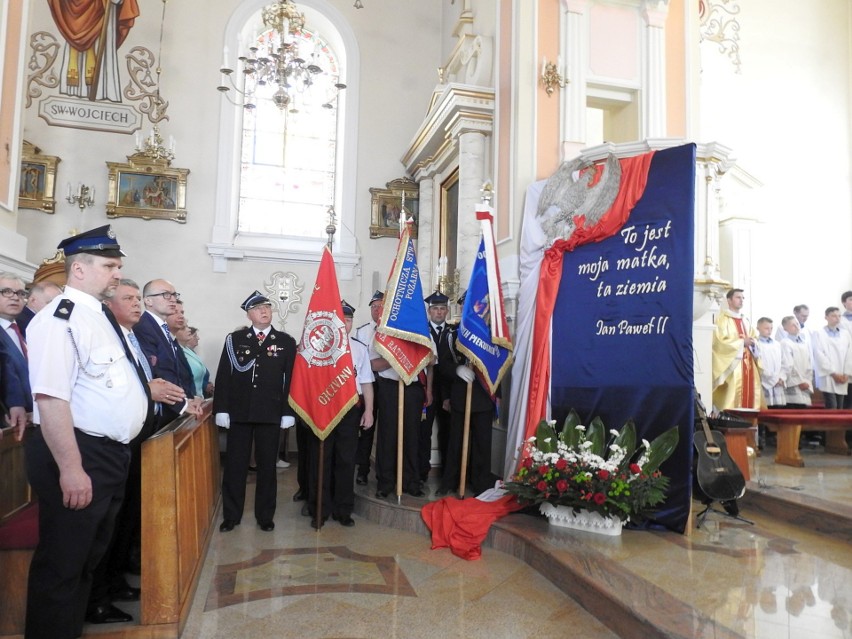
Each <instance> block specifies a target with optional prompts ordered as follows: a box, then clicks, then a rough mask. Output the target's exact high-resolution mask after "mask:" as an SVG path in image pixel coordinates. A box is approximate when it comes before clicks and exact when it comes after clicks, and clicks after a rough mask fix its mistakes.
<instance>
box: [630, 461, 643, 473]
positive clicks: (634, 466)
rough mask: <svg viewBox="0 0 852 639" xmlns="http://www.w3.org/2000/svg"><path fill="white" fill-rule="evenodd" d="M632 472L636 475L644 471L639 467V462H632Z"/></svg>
mask: <svg viewBox="0 0 852 639" xmlns="http://www.w3.org/2000/svg"><path fill="white" fill-rule="evenodd" d="M630 472H631V473H633V474H634V475H638V474H639V473H641V472H642V469H641V468H639V464H630Z"/></svg>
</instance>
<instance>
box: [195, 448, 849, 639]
mask: <svg viewBox="0 0 852 639" xmlns="http://www.w3.org/2000/svg"><path fill="white" fill-rule="evenodd" d="M765 453H766V454H765V455H764V456H762V457H760V458H758V459H755V460H754V466H753V468H752V480H753V481H752V483H751V484H750V485H749V492H748V494H747V498H748V499H743V500H742V502H741V506H742V514H743V515H744V516H746V517H747V518H749V519H751V520H752V521H754V525H749V524H746V523H743V522H740V521H734V520H731V519H729V518H726V517H723V516H720V515H715V514H714V515H711V516H710V517H708V519H707V520H706V522H705V524H704V526H703V527H702V528H701V529H698V530H693V531H692V534H691V535H677V534H673V533H662V532H641V531H633V530H627V531H625V532H624V534H623V535H622V536H621V537H617V538H610V537H599V536H596V535H593V534H589V533H578V532H573V531H568V530H563V529H551V528H548V526H547V523H546V522H545V521H544V520H542V519H540V518H536V517H531V516H528V515H520V514H518V515H511V516H509V517H506V518H504V519H503V520H501V521H500V522H498V524H496V525H495V526H494V527H493V528H492V533H493V534H492V535H491V536H490V537H489V544H493V546H494V547H490V546H489V545H486V547H485V548H484V549H483V555H482V559H481V560H479V561H473V562H466V561H464V560H461V559H459V558H457V557H455V556H454V555H452V554H451V553H450V552H449V551H448V550H436V551H433V550H431V549H430V541H429V538H428V537H427V536H425V535H424V534H423V527H422V522H421V521H420V519H419V513H418V511H419V507H420V506H421V505H422V504H423V503H425V502H424V500H418V499H414V498H410V497H407V496H406V497H404V498H403V503H402V506H400V507H397V506H395V503H396V502H395V500H394V499H390V500H383V501H379V500H375V499H374V498H373V492H374V491H375V486H373V485H372V483H371V485H369V486H367V487H365V488H364V489H361V492H360V496H359V498H358V499H359V506H358V507H357V511H358V512H360V513H364V514H365V515H366V516H367V517H369V520H368V519H367V518H365V516H362V515H358V514H356V515H355V520H356V526H355V527H354V528H344V527H342V526H340V525H339V524H337V523H335V522H333V521H330V522H328V523H327V524H326V526H325V527H324V528H323V529H322V531H321V532H319V533H317V532H316V531H314V530H313V529H312V528H311V527H310V524H309V519H308V518H307V517H302V516H300V514H299V510H300V508H301V503H294V502H292V501H291V500H290V496H291V495H292V494H293V492H294V491H295V484H294V481H295V480H294V478H295V465H294V466H293V467H292V468H291V469H288V470H283V471H279V490H280V493H279V508H278V512H277V514H276V517H275V523H276V529H275V531H274V532H272V533H265V532H262V531H260V530H259V529H258V528H257V527H256V526H255V524H254V521H253V518H252V517H251V516H250V512H251V500H250V499H249V500H248V503H247V515H246V516H245V517H244V518H243V524H242V525H240V526H238V527H237V528H236V529H235V530H234V531H232V532H230V533H226V534H222V533H219V532H218V531H217V532H216V533H214V536H213V540H212V542H211V547H210V552H209V554H208V557H207V560H206V562H205V565H204V569H203V572H202V574H201V578H200V582H199V587H198V591H197V593H196V595H195V599H194V603H193V606H192V610H191V612H190V615H189V619H188V622H187V624H186V627H185V629H184V633H183V637H185V638H189V639H195V638H203V639H207V638H212V637H229V638H230V637H247V638H249V639H251V638H254V637H257V638H264V639H265V638H267V637H304V638H306V639H309V638H323V639H333V638H344V637H345V638H356V637H358V638H372V637H383V638H385V637H387V638H396V637H399V638H406V639H407V638H412V639H414V638H418V637H424V638H426V637H428V638H430V639H431V638H434V637H442V638H443V637H453V638H455V637H459V638H462V637H465V638H467V637H488V638H489V639H501V638H507V639H508V638H512V639H514V638H516V637H531V638H532V637H534V638H535V639H548V638H550V637H554V638H556V637H584V638H585V637H589V638H597V637H615V636H617V635H616V634H615V630H612V629H618V630H619V631H620V634H621V636H624V637H642V638H643V639H644V638H645V637H651V636H665V637H682V638H687V637H708V638H709V637H712V638H713V639H721V638H725V639H737V638H747V639H778V638H789V639H852V621H851V620H850V617H852V546H851V545H850V542H852V507H850V505H849V498H848V496H849V495H850V494H852V457H840V456H835V455H826V454H825V453H823V452H821V451H820V450H816V451H814V450H806V451H803V455H804V457H805V463H806V466H805V468H790V467H786V466H778V465H776V464H774V463H773V461H772V456H773V453H774V451H771V450H767V451H765ZM252 492H253V486H250V487H249V498H250V497H251V493H252ZM785 500H787V501H785ZM770 502H771V503H770ZM779 504H780V506H779ZM811 505H815V506H816V507H817V510H816V511H814V512H804V513H803V511H802V510H801V508H802V507H809V506H811ZM819 508H822V509H823V510H822V511H820V510H819ZM377 513H378V514H377ZM820 513H823V514H820ZM829 515H830V516H829ZM380 520H381V521H382V522H383V523H385V524H389V525H379V524H378V523H373V521H380ZM217 525H218V522H217ZM817 530H820V531H829V530H830V531H831V534H827V533H823V532H816V531H817ZM495 548H503V549H505V550H507V551H508V552H505V553H504V552H500V551H499V550H496V549H495ZM516 556H523V557H524V560H523V561H522V560H520V559H517V558H515V557H516ZM528 563H530V564H532V565H533V566H535V568H536V569H534V568H532V567H530V565H528ZM543 575H547V578H545V576H543ZM555 584H556V585H555ZM557 585H558V587H557ZM565 593H571V594H572V595H573V596H574V597H575V599H576V600H575V599H572V598H571V597H569V596H568V595H567V594H565ZM578 602H579V603H578ZM637 619H638V620H639V621H638V622H637V621H636V620H637ZM631 624H634V625H631ZM625 627H626V628H628V630H627V631H625V630H624V629H625Z"/></svg>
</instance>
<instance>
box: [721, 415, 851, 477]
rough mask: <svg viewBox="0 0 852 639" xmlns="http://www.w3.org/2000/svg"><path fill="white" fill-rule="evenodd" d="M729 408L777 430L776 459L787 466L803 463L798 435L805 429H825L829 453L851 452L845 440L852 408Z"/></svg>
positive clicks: (741, 416) (743, 416)
mask: <svg viewBox="0 0 852 639" xmlns="http://www.w3.org/2000/svg"><path fill="white" fill-rule="evenodd" d="M726 412H728V413H732V414H734V415H737V416H738V417H740V418H742V419H751V420H753V422H754V424H755V426H756V425H757V424H758V423H762V424H766V427H767V428H768V429H769V430H771V431H774V432H775V433H777V435H778V438H777V440H778V448H777V451H776V454H775V463H776V464H784V465H785V466H796V467H801V466H804V465H805V460H804V459H802V455H801V454H800V453H799V438H800V436H801V434H802V431H815V430H816V431H825V437H826V442H825V450H826V452H829V453H836V454H839V455H848V454H849V452H850V451H849V446H848V445H847V444H846V431H847V430H849V429H852V410H829V409H824V408H791V409H778V408H776V409H767V410H762V411H760V412H758V413H754V412H753V411H743V412H740V411H737V410H736V409H733V410H727V411H726Z"/></svg>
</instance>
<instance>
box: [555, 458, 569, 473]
mask: <svg viewBox="0 0 852 639" xmlns="http://www.w3.org/2000/svg"><path fill="white" fill-rule="evenodd" d="M567 467H568V462H567V461H565V460H564V459H561V458H560V459H559V461H557V462H556V470H565V469H566V468H567Z"/></svg>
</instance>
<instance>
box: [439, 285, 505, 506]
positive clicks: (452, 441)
mask: <svg viewBox="0 0 852 639" xmlns="http://www.w3.org/2000/svg"><path fill="white" fill-rule="evenodd" d="M463 300H464V295H462V298H461V299H460V300H459V302H458V303H459V305H462V304H463V303H464V302H463ZM457 337H458V326H452V327H451V329H450V332H449V335H448V339H447V345H448V350H447V356H446V357H444V359H443V360H439V362H438V367H439V368H441V373H442V375H443V376H444V377H445V378H450V379H452V389H451V391H450V407H451V411H450V413H451V415H450V437H449V442H448V443H447V457H446V462H445V464H444V474H443V475H442V476H441V484H440V487H439V488H438V490H437V492H436V493H435V494H436V495H446V494H447V493H449V492H452V491H454V490H457V489H458V487H459V483H460V480H461V458H462V438H463V434H464V413H465V402H466V400H467V385H468V384H470V385H471V387H472V388H471V399H470V436H469V445H470V464H469V465H468V467H467V474H468V476H469V477H470V483H469V484H467V485H468V486H470V489H471V490H472V491H473V494H474V495H478V494H480V493H482V492H484V491H486V490H488V489H489V488H493V487H494V482H495V481H496V480H497V476H496V475H495V474H494V473H492V472H491V435H492V427H493V425H494V410H495V398H493V397H492V396H491V394H490V393H489V392H488V390H487V389H486V387H485V385H484V384H483V383H482V381H481V380H480V379H479V378H478V377H477V376H476V374H475V373H474V372H473V369H472V368H471V367H470V365H469V363H468V361H467V358H466V357H465V356H464V355H463V354H462V353H460V352H459V350H458V348H457V346H456V340H457ZM462 497H464V495H462Z"/></svg>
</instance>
